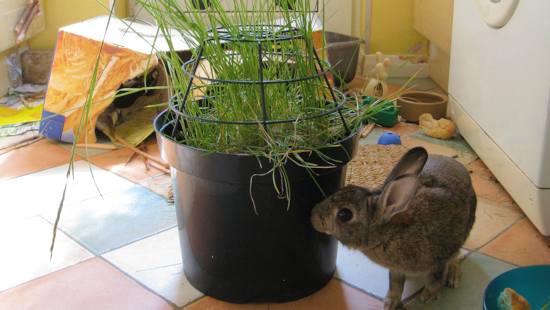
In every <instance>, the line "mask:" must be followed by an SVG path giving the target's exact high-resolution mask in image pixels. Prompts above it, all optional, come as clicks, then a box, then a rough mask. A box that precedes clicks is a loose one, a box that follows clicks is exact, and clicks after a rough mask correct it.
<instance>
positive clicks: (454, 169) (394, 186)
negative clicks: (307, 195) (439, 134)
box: [311, 147, 477, 310]
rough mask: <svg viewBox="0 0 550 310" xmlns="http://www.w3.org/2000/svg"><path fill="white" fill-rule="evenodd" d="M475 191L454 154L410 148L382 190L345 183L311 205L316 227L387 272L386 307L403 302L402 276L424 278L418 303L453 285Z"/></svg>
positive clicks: (472, 215)
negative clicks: (425, 279)
mask: <svg viewBox="0 0 550 310" xmlns="http://www.w3.org/2000/svg"><path fill="white" fill-rule="evenodd" d="M476 204H477V199H476V194H475V192H474V188H473V186H472V181H471V179H470V174H469V173H468V171H467V170H466V168H465V167H464V166H463V165H462V164H460V163H458V162H457V161H455V160H454V159H452V158H449V157H446V156H441V155H429V156H428V153H427V152H426V150H425V149H424V148H422V147H417V148H413V149H411V150H409V151H408V152H407V153H406V154H405V155H403V157H402V158H401V159H400V160H399V162H398V163H397V164H396V166H395V167H394V168H393V169H392V171H391V172H390V174H389V175H388V177H387V179H386V180H385V182H384V184H383V185H382V187H380V188H376V189H366V188H362V187H358V186H347V187H345V188H343V189H342V190H340V191H338V192H337V193H335V194H334V195H332V196H330V197H328V198H327V199H326V200H325V201H323V202H321V203H319V204H317V205H316V206H315V207H314V208H313V210H312V216H311V222H312V224H313V227H314V228H315V229H316V230H318V231H320V232H324V233H328V234H333V235H334V236H335V237H336V238H337V239H338V240H340V242H342V243H343V244H344V245H345V246H347V247H349V248H352V249H357V250H359V251H361V252H363V253H364V254H365V255H366V256H367V257H368V258H369V259H371V260H372V261H373V262H375V263H377V264H379V265H381V266H384V267H386V268H388V269H390V288H389V291H388V294H387V295H386V299H385V301H384V303H385V306H384V309H386V310H393V309H396V308H397V307H398V305H399V304H400V302H401V296H402V293H403V287H404V284H405V278H406V276H407V275H426V276H427V283H426V286H425V288H424V291H423V293H422V295H421V297H420V299H421V301H429V300H432V299H437V298H439V296H440V290H441V286H442V285H443V283H444V282H446V283H447V285H448V286H450V287H456V286H457V284H458V278H459V275H460V262H459V258H458V256H459V251H460V248H461V247H462V245H463V244H464V242H465V241H466V239H467V238H468V235H469V234H470V230H471V228H472V226H473V224H474V220H475V211H476Z"/></svg>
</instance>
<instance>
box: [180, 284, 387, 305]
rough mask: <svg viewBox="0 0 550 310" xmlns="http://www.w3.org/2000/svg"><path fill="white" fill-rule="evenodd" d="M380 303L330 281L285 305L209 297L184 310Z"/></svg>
mask: <svg viewBox="0 0 550 310" xmlns="http://www.w3.org/2000/svg"><path fill="white" fill-rule="evenodd" d="M382 308H383V303H382V301H380V300H378V299H376V298H374V297H371V296H369V295H367V294H364V293H362V292H360V291H358V290H356V289H354V288H352V287H349V286H347V285H345V284H344V283H342V282H340V281H338V280H334V279H333V280H332V281H330V282H329V283H328V284H327V286H325V287H324V288H323V289H321V290H320V291H319V292H317V293H315V294H313V295H311V296H308V297H305V298H302V299H299V300H296V301H293V302H287V303H247V304H242V305H240V304H231V303H227V302H223V301H219V300H216V299H213V298H210V297H206V298H203V299H201V300H200V301H198V302H196V303H194V304H192V305H190V306H187V307H185V308H184V309H185V310H288V309H300V310H354V309H357V310H370V309H382Z"/></svg>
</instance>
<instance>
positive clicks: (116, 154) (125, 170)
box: [89, 140, 167, 183]
mask: <svg viewBox="0 0 550 310" xmlns="http://www.w3.org/2000/svg"><path fill="white" fill-rule="evenodd" d="M144 143H145V146H146V147H147V150H146V153H147V154H149V155H151V156H153V157H155V158H157V159H160V160H162V159H161V157H160V152H159V149H158V145H157V141H156V140H149V141H146V142H144ZM132 155H134V152H133V151H132V150H130V149H128V148H122V149H118V150H115V151H111V152H108V153H104V154H100V155H96V156H93V157H90V158H89V160H90V161H91V162H92V163H94V164H96V165H98V166H100V167H102V168H104V169H107V170H110V171H111V172H114V173H116V174H118V175H120V176H122V177H124V178H126V179H128V180H130V181H133V182H136V183H138V182H141V181H143V180H146V179H149V178H152V177H156V176H159V175H161V174H164V173H166V172H167V171H166V170H164V169H163V168H162V169H159V168H158V167H159V166H158V164H156V163H153V164H152V165H151V168H150V169H149V170H147V168H146V166H145V161H144V159H143V157H141V156H136V157H134V159H133V160H132V161H130V162H129V163H128V164H126V162H127V161H128V159H130V157H132Z"/></svg>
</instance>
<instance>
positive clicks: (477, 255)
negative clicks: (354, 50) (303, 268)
mask: <svg viewBox="0 0 550 310" xmlns="http://www.w3.org/2000/svg"><path fill="white" fill-rule="evenodd" d="M398 88H399V87H396V86H391V89H392V90H395V89H398ZM435 91H441V90H438V89H436V90H435ZM387 131H392V132H395V133H398V134H399V135H401V139H402V142H403V144H404V145H405V146H407V147H413V146H417V145H421V146H424V147H426V148H427V149H428V151H429V152H430V153H437V154H444V155H447V156H453V157H455V158H456V159H457V160H458V161H460V162H461V163H463V164H464V165H466V166H467V168H468V169H469V170H470V171H471V176H472V180H473V183H474V187H475V189H476V193H477V194H478V209H477V210H478V211H477V220H476V224H475V226H474V229H473V231H472V233H471V237H470V238H469V240H468V241H467V242H466V244H465V245H464V248H463V251H462V254H463V256H464V261H463V262H462V268H463V275H462V280H461V281H462V282H461V285H460V286H459V288H457V289H444V291H443V295H442V298H441V299H439V300H437V301H435V302H431V303H427V304H421V303H420V302H418V301H417V298H416V297H417V295H418V294H417V292H418V290H419V289H420V288H421V287H422V286H423V284H422V279H411V280H410V281H408V282H407V285H406V288H405V293H404V296H403V298H404V302H405V306H406V308H407V309H439V310H454V309H464V310H466V309H467V310H471V309H481V308H482V296H483V291H484V289H485V287H486V286H487V284H488V283H489V282H490V281H491V280H492V279H493V278H495V277H496V276H498V275H499V274H501V273H503V272H505V271H507V270H510V269H513V268H516V267H518V266H526V265H538V264H550V248H549V247H550V238H549V237H544V236H541V235H540V234H539V233H538V231H537V230H536V229H535V228H534V226H533V225H532V224H531V222H530V221H529V219H527V218H526V217H525V215H524V213H523V212H522V211H521V209H519V208H518V206H517V205H516V204H515V203H514V201H513V200H512V198H511V197H510V196H509V195H508V194H507V192H506V190H504V188H502V186H501V185H500V184H499V183H498V181H497V180H496V179H495V177H494V176H493V175H492V174H491V172H490V171H489V170H488V169H487V167H486V166H485V165H484V164H483V162H482V161H481V160H480V159H479V158H478V157H477V155H476V154H475V153H474V152H473V151H472V150H471V148H470V147H469V146H468V144H467V143H466V142H465V141H464V140H463V139H462V138H461V137H460V135H458V134H457V135H455V136H454V137H453V138H452V139H451V140H449V141H443V140H437V139H433V138H429V137H427V136H425V135H424V134H423V133H422V130H420V129H419V127H418V126H417V125H415V124H410V123H399V124H397V125H396V126H395V127H393V128H375V129H374V130H373V132H372V133H371V134H370V135H369V136H368V137H367V138H364V139H362V140H361V143H362V144H366V143H371V144H372V143H376V142H377V140H378V137H380V136H381V135H382V134H383V133H384V132H387ZM67 149H68V146H67V145H65V144H62V143H59V142H52V141H47V140H42V141H41V142H38V143H35V144H32V145H30V146H27V147H24V148H21V149H18V150H16V151H12V152H9V153H7V154H4V155H0V249H1V251H2V255H0V309H185V310H202V309H241V310H248V309H266V310H267V309H271V310H273V309H297V310H298V309H311V310H313V309H315V310H333V309H342V310H345V309H362V310H364V309H382V307H383V306H382V305H383V303H382V299H383V296H385V294H386V291H387V289H388V271H387V270H386V269H384V268H382V267H379V266H377V265H375V264H373V263H372V262H370V261H369V260H368V259H367V258H365V257H364V256H363V255H361V254H360V253H358V252H355V251H351V250H349V249H347V248H344V247H342V246H340V248H339V253H338V261H337V270H336V273H335V275H334V279H333V280H332V281H331V282H330V283H329V284H328V285H327V286H326V287H325V288H323V289H322V290H321V291H319V292H317V293H315V294H313V295H312V296H309V297H306V298H303V299H301V300H297V301H294V302H290V303H283V304H276V303H251V304H244V305H239V304H229V303H225V302H221V301H217V300H214V299H212V298H209V297H205V296H203V295H202V294H201V293H200V292H198V291H197V290H195V289H194V288H193V287H192V286H191V285H190V284H189V283H188V282H187V281H186V279H185V276H184V275H183V272H182V270H183V266H182V259H181V255H180V249H179V240H178V233H177V227H176V219H175V210H174V207H173V205H172V204H171V203H168V202H166V199H165V197H163V196H166V195H167V192H168V189H169V186H170V177H169V175H168V174H166V173H165V171H163V170H162V169H157V168H156V167H155V166H153V167H150V169H149V170H146V168H145V165H144V164H143V161H142V158H141V157H137V158H136V159H134V160H133V161H132V162H130V163H129V164H126V161H127V160H128V158H129V157H130V156H131V155H132V152H131V151H129V150H128V149H124V148H123V149H118V150H115V151H93V152H90V153H89V154H88V155H87V154H86V152H85V151H83V150H82V149H79V150H78V152H77V153H78V155H79V156H78V157H77V158H76V163H75V165H74V178H73V177H71V178H70V179H69V182H68V183H67V196H66V199H65V207H64V210H63V213H62V219H61V221H60V224H59V230H58V234H57V241H56V245H55V251H54V253H53V257H52V258H51V259H50V254H49V246H50V242H51V238H52V229H53V223H54V219H55V216H56V210H57V207H58V206H59V203H60V199H61V196H62V193H63V190H64V186H65V180H66V174H67V169H68V167H69V165H68V162H69V157H70V152H69V151H67ZM147 152H148V153H150V154H152V155H153V156H156V157H159V152H158V148H157V147H156V142H155V140H151V141H149V142H148V143H147ZM90 169H91V171H92V172H93V179H92V175H91V174H90ZM94 180H95V184H97V187H96V186H95V185H94Z"/></svg>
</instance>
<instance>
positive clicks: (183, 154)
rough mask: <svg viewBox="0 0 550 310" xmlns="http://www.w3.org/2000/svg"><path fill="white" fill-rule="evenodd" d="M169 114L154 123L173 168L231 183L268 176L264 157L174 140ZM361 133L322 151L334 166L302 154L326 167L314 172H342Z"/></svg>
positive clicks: (304, 173) (298, 175)
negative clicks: (244, 174)
mask: <svg viewBox="0 0 550 310" xmlns="http://www.w3.org/2000/svg"><path fill="white" fill-rule="evenodd" d="M167 111H168V110H166V111H163V112H162V113H161V114H159V115H158V116H157V118H156V119H155V122H154V128H155V132H156V134H157V143H158V144H159V150H160V153H161V157H162V158H163V159H164V160H165V161H166V162H167V163H168V164H169V165H170V166H171V167H172V168H174V169H177V170H179V171H182V172H185V173H188V174H191V175H194V176H197V177H199V178H200V177H203V176H205V175H209V176H210V177H212V176H213V175H214V177H213V178H214V179H217V180H220V181H221V180H224V181H226V182H231V183H244V182H246V183H249V182H250V176H251V175H262V174H266V173H268V172H269V171H270V170H271V169H272V168H273V162H272V161H270V160H269V159H268V158H266V157H264V156H262V155H250V154H233V153H221V152H212V151H208V150H204V149H199V148H196V147H192V146H188V145H186V144H181V143H178V142H176V141H174V140H172V139H171V138H170V137H167V136H165V135H164V134H163V133H162V132H163V131H164V130H167V128H171V127H169V126H170V124H167V125H162V123H163V121H164V119H163V117H164V116H165V114H166V113H167ZM169 130H170V129H169ZM358 132H359V130H356V131H354V132H353V133H352V134H350V135H348V136H347V137H346V138H344V139H342V140H340V141H338V143H335V144H332V146H333V147H326V148H323V149H322V152H323V154H324V155H325V156H327V157H328V158H331V159H333V160H334V161H333V162H332V163H331V164H332V166H328V165H329V164H328V163H327V161H326V159H324V158H321V157H320V156H319V155H318V154H317V153H315V152H303V153H299V154H300V156H301V157H302V158H303V159H304V160H305V161H306V162H308V163H314V164H317V165H318V167H324V168H313V171H314V173H316V174H328V173H331V172H332V171H333V170H334V169H339V168H340V167H342V166H344V165H346V164H347V163H348V162H349V161H351V158H353V157H354V156H355V154H356V153H357V147H355V145H356V144H357V143H358V142H359V138H360V135H358ZM289 165H290V166H298V165H297V164H296V163H294V162H293V161H291V160H288V161H287V162H286V163H285V166H289ZM206 167H208V168H206ZM295 170H296V171H299V172H293V173H294V174H293V175H289V179H294V180H296V179H298V180H299V179H308V178H311V175H310V173H309V172H308V170H307V169H305V168H304V169H292V171H295ZM235 171H247V172H248V177H247V178H244V179H243V177H241V178H238V177H237V176H235V174H234V172H235ZM216 175H217V177H216ZM263 178H264V177H262V178H258V182H260V181H259V179H263ZM245 179H246V180H245ZM265 179H266V182H272V178H271V175H268V176H266V177H265ZM254 180H255V181H254V182H257V181H256V180H257V179H256V178H255V179H254Z"/></svg>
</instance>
